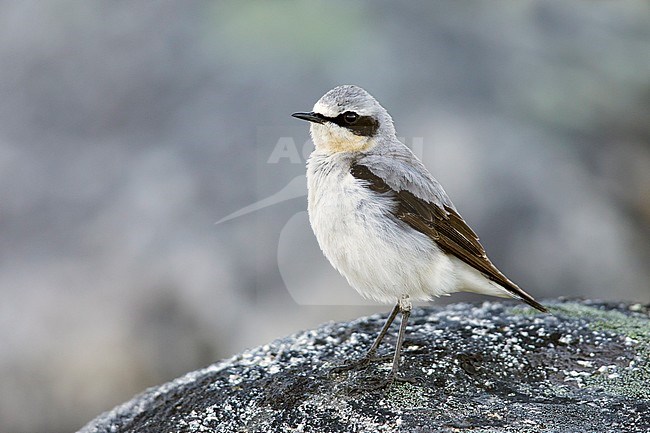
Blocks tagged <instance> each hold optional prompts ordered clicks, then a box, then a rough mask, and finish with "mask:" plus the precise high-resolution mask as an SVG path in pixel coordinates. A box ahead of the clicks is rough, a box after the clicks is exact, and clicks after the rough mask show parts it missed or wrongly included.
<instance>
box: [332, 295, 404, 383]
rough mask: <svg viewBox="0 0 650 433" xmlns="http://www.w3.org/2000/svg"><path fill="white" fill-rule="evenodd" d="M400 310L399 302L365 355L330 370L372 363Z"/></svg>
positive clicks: (342, 369)
mask: <svg viewBox="0 0 650 433" xmlns="http://www.w3.org/2000/svg"><path fill="white" fill-rule="evenodd" d="M399 311H400V304H399V303H397V304H396V305H395V307H394V308H393V311H391V312H390V315H389V316H388V319H387V320H386V323H384V326H383V327H382V328H381V331H379V335H378V336H377V338H376V339H375V341H374V343H372V346H370V349H369V350H368V352H366V354H365V355H363V356H362V357H361V358H359V359H357V360H355V361H352V362H350V363H347V364H344V365H340V366H337V367H334V368H332V370H331V371H330V372H331V373H338V372H341V371H348V370H353V369H356V368H365V367H367V366H368V364H370V362H371V361H373V360H374V356H375V353H377V349H378V348H379V345H380V344H381V341H382V340H383V339H384V337H385V336H386V333H388V328H390V325H391V324H392V323H393V320H395V316H397V313H398V312H399Z"/></svg>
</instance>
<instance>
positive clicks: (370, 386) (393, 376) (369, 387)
mask: <svg viewBox="0 0 650 433" xmlns="http://www.w3.org/2000/svg"><path fill="white" fill-rule="evenodd" d="M418 382H420V378H418V377H406V376H398V375H397V373H392V372H391V373H390V374H389V375H388V376H387V377H386V378H383V379H380V378H377V377H368V378H365V381H364V383H363V384H360V385H355V386H353V387H350V388H348V392H349V394H351V395H358V394H362V393H366V392H378V391H380V392H381V393H382V394H384V395H385V394H386V393H387V392H388V391H389V390H390V388H391V386H392V385H393V384H394V383H410V384H414V383H418Z"/></svg>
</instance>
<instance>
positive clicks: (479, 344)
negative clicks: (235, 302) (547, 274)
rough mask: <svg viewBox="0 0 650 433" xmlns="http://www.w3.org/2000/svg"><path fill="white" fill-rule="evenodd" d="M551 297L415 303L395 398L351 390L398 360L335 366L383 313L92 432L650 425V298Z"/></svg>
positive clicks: (146, 397) (300, 342)
mask: <svg viewBox="0 0 650 433" xmlns="http://www.w3.org/2000/svg"><path fill="white" fill-rule="evenodd" d="M546 305H548V306H549V307H551V311H552V314H541V313H537V312H536V311H534V310H532V309H530V308H528V307H526V306H522V305H518V304H511V303H501V302H494V303H487V302H486V303H483V304H456V305H451V306H448V307H446V308H420V309H415V310H414V312H413V315H412V317H411V321H410V326H409V328H408V334H407V339H406V342H405V346H404V348H405V351H404V357H403V361H402V374H405V375H409V376H414V377H418V378H419V381H418V382H417V383H415V384H409V383H398V384H395V385H393V387H392V388H391V389H390V390H389V391H388V392H386V393H380V392H372V393H360V394H354V393H351V392H350V390H351V388H350V387H351V386H354V385H356V384H362V383H364V381H368V380H370V378H371V377H382V376H383V375H385V374H386V373H387V371H388V369H389V366H390V361H389V360H387V361H386V362H377V363H374V364H372V365H371V366H370V367H368V369H366V370H364V371H352V372H347V373H336V374H333V375H330V374H328V373H329V370H330V368H331V367H332V366H334V365H338V364H340V363H342V362H345V361H346V360H350V359H354V358H356V357H359V356H361V355H362V354H363V352H364V350H365V349H366V348H367V347H368V346H369V345H370V344H371V342H372V340H373V338H374V337H375V335H376V333H377V332H378V331H379V329H380V327H381V325H382V323H383V320H384V318H385V316H380V315H374V316H370V317H365V318H361V319H358V320H355V321H353V322H351V323H330V324H326V325H323V326H322V327H320V328H318V329H315V330H310V331H304V332H300V333H297V334H295V335H292V336H289V337H286V338H283V339H281V340H277V341H274V342H272V343H270V344H268V345H265V346H261V347H258V348H255V349H251V350H247V351H245V352H243V353H241V354H239V355H237V356H235V357H233V358H231V359H229V360H225V361H222V362H219V363H216V364H213V365H211V366H209V367H207V368H205V369H203V370H199V371H195V372H192V373H189V374H187V375H185V376H183V377H181V378H179V379H176V380H174V381H173V382H170V383H167V384H164V385H162V386H159V387H155V388H151V389H149V390H147V391H145V392H144V393H143V394H140V395H139V396H137V397H135V398H134V399H132V400H131V401H129V402H127V403H125V404H123V405H121V406H118V407H117V408H115V409H113V410H112V411H110V412H107V413H105V414H103V415H101V416H99V417H98V418H97V419H95V420H94V421H92V422H91V423H89V424H88V425H87V426H85V427H84V428H83V429H82V430H81V432H82V433H98V432H156V433H161V432H284V431H296V432H303V431H304V432H407V431H408V432H429V431H435V432H459V431H472V432H532V431H534V432H647V431H650V385H649V383H650V360H649V357H650V316H649V309H648V306H643V305H640V304H634V305H632V304H611V303H599V302H593V301H564V300H558V301H554V302H547V303H546ZM394 326H395V325H394ZM394 334H395V329H393V332H392V333H391V335H390V336H388V337H387V341H385V342H384V346H383V347H382V349H383V351H384V352H386V353H387V354H388V353H389V352H390V348H391V347H392V346H391V345H390V344H391V343H393V342H394V338H395V335H394Z"/></svg>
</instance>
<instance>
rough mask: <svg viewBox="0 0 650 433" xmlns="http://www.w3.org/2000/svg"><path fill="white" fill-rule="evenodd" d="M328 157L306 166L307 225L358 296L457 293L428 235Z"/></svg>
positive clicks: (391, 298)
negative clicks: (401, 218)
mask: <svg viewBox="0 0 650 433" xmlns="http://www.w3.org/2000/svg"><path fill="white" fill-rule="evenodd" d="M329 158H331V157H323V156H320V155H312V157H311V158H310V160H309V163H308V169H307V180H308V187H309V196H308V200H309V221H310V223H311V226H312V229H313V230H314V233H315V235H316V238H317V239H318V243H319V244H320V247H321V249H322V250H323V253H324V254H325V256H326V257H327V258H328V260H329V261H330V263H331V264H332V265H333V266H334V267H335V268H336V269H337V270H338V271H339V272H340V273H341V274H342V275H343V276H344V277H345V278H346V279H347V280H348V282H349V283H350V285H351V286H352V287H354V288H355V289H356V290H357V291H358V292H359V293H360V294H361V295H362V296H364V297H367V298H371V299H374V300H377V301H380V302H387V303H388V302H396V301H397V300H398V299H399V298H400V297H401V296H402V295H409V296H410V297H411V298H413V299H414V300H428V299H431V298H433V297H435V296H439V295H442V294H446V293H451V292H454V291H456V285H457V284H456V273H455V272H454V264H453V263H452V261H451V260H450V259H449V258H448V256H447V255H446V254H444V253H442V252H441V251H440V250H439V249H438V247H437V246H436V245H435V244H434V243H433V241H431V239H429V238H428V237H427V236H426V235H423V234H422V233H419V232H417V231H415V230H414V229H412V228H411V227H409V226H408V225H406V224H405V223H402V222H401V221H399V220H397V219H396V218H394V217H393V216H392V214H391V210H392V206H393V203H392V200H391V199H389V198H387V197H382V196H381V195H379V194H377V193H375V192H373V191H372V190H370V189H368V188H366V187H364V186H363V185H361V184H360V181H359V180H357V179H355V178H354V177H353V176H352V175H350V174H349V171H348V168H347V166H346V165H343V164H332V162H333V161H330V160H329Z"/></svg>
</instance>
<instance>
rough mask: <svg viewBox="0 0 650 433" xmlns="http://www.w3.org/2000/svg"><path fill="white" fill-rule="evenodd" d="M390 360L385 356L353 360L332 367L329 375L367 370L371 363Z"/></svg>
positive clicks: (389, 357)
mask: <svg viewBox="0 0 650 433" xmlns="http://www.w3.org/2000/svg"><path fill="white" fill-rule="evenodd" d="M390 359H391V356H389V355H386V356H376V357H374V356H367V355H366V356H363V357H361V358H359V359H355V360H353V361H350V362H346V363H345V364H341V365H337V366H334V367H332V368H331V369H330V371H329V374H330V375H332V374H337V373H343V372H344V371H350V370H363V369H365V368H368V366H369V365H370V363H371V362H385V361H388V360H390Z"/></svg>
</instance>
